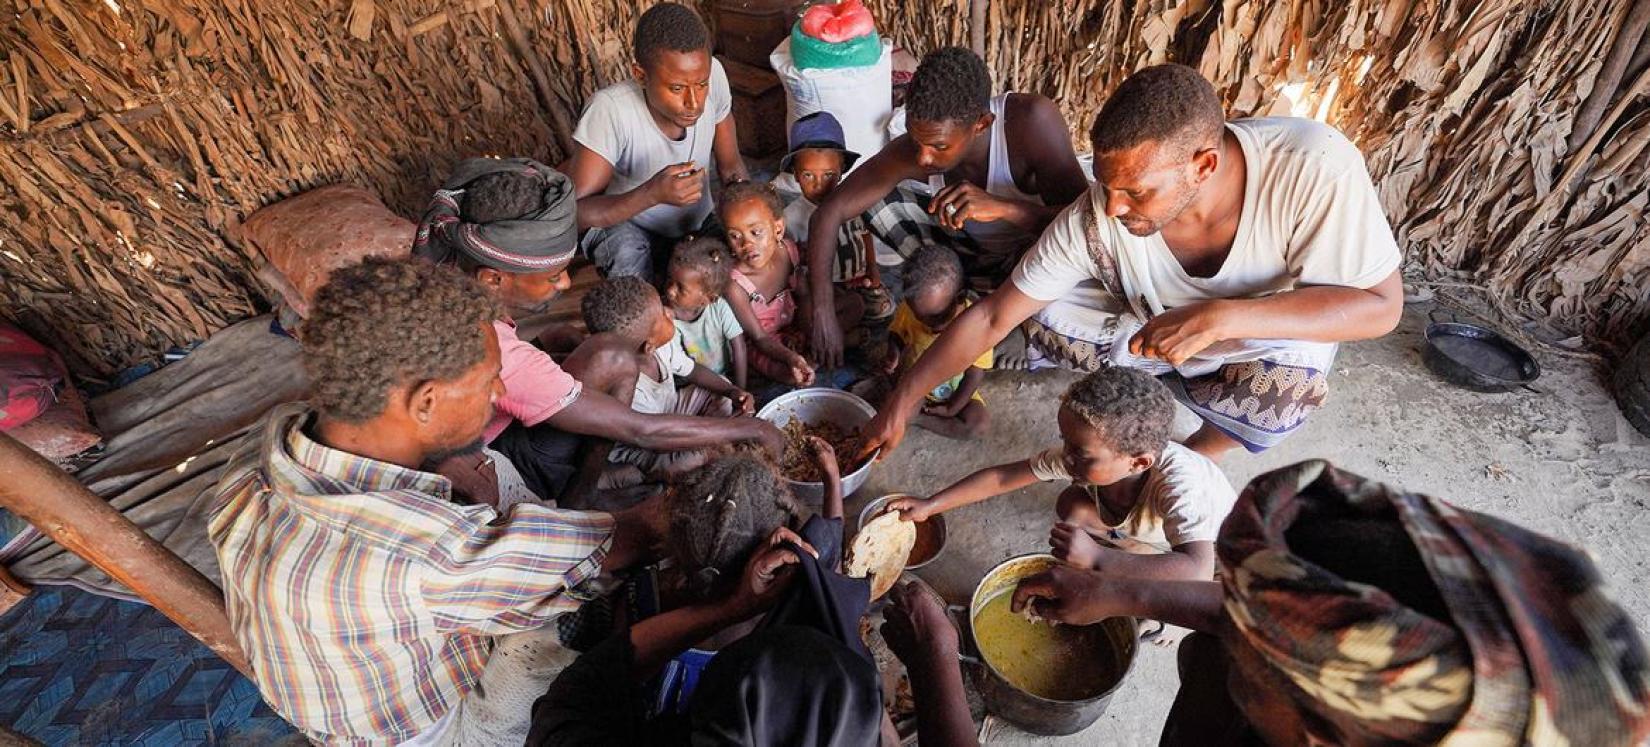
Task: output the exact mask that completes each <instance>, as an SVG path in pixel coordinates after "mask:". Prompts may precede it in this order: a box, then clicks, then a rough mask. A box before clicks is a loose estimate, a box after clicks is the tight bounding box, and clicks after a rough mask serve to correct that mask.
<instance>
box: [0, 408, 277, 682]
mask: <svg viewBox="0 0 1650 747" xmlns="http://www.w3.org/2000/svg"><path fill="white" fill-rule="evenodd" d="M0 474H4V475H5V476H6V479H4V480H0V507H4V508H6V509H9V510H10V511H11V512H12V513H15V514H17V515H18V516H21V517H23V519H24V520H26V521H28V522H29V523H30V524H33V525H34V526H35V527H37V528H39V529H40V531H42V532H44V533H45V534H46V536H48V537H51V538H52V540H53V541H55V542H57V543H58V544H60V545H62V546H63V547H64V548H67V549H68V550H69V551H70V552H72V553H74V554H76V555H79V556H80V557H82V558H85V559H86V561H87V562H89V563H91V564H92V565H94V566H97V568H98V570H101V571H103V572H104V573H107V574H109V576H110V577H112V578H114V579H115V580H116V581H119V582H120V583H122V584H125V585H126V587H127V588H129V589H131V590H132V591H134V592H136V593H137V595H138V596H140V597H143V599H144V601H146V602H148V603H149V604H150V605H152V606H153V607H154V608H155V609H157V610H160V611H161V613H162V614H164V615H166V616H167V617H169V618H171V619H172V622H175V623H177V624H178V626H179V627H181V628H183V629H184V630H186V631H188V632H189V634H190V635H193V636H194V637H196V638H198V639H200V642H201V643H204V644H206V647H207V648H209V649H212V653H215V654H217V655H218V657H219V658H222V659H223V660H224V661H227V662H229V663H230V665H232V666H234V667H235V668H236V669H239V670H240V671H241V673H242V674H244V675H246V676H247V677H251V676H252V667H251V665H249V664H248V663H247V661H246V654H244V653H243V652H242V651H241V646H240V644H239V643H237V642H236V640H235V635H234V632H233V631H232V630H230V628H229V616H228V615H227V614H226V613H225V612H224V606H223V592H222V591H221V590H219V589H218V587H217V586H216V585H215V584H213V583H212V582H211V581H209V580H207V578H206V577H205V576H202V575H201V574H200V571H197V570H195V569H194V568H191V567H190V566H189V565H188V564H187V563H184V562H183V559H181V558H179V557H178V556H176V555H174V554H172V551H170V550H168V549H166V547H165V546H163V545H161V544H160V543H159V542H156V541H155V540H154V539H153V538H152V537H150V536H149V535H147V534H145V533H144V532H143V530H142V529H140V528H138V526H137V525H136V524H133V523H132V522H131V520H129V519H127V518H126V517H125V516H122V515H121V514H120V512H119V511H116V510H115V509H114V508H113V507H111V506H110V505H109V504H108V502H106V501H104V500H103V499H102V498H99V497H98V496H96V495H94V494H93V493H92V492H91V491H89V490H87V489H86V488H85V486H83V485H81V484H80V483H79V482H77V481H76V480H75V479H74V478H73V477H71V476H69V475H68V474H66V473H64V472H63V470H60V469H58V468H57V465H54V464H52V463H51V462H49V461H47V460H46V459H45V457H42V456H40V455H39V454H36V453H34V452H33V451H31V450H29V448H28V447H26V446H24V445H22V444H20V443H18V442H17V439H14V438H12V437H11V436H8V435H6V434H4V433H0Z"/></svg>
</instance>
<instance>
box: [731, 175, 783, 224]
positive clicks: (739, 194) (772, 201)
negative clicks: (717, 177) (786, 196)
mask: <svg viewBox="0 0 1650 747" xmlns="http://www.w3.org/2000/svg"><path fill="white" fill-rule="evenodd" d="M747 200H761V201H762V204H763V205H765V206H767V208H768V212H770V213H773V217H775V218H778V217H781V216H783V215H784V214H785V201H784V200H782V199H780V197H779V191H778V190H776V189H774V188H773V185H772V184H768V183H766V182H734V183H732V184H729V185H728V186H727V187H726V188H724V189H723V190H722V194H720V195H718V196H717V198H716V205H717V210H719V211H721V214H722V215H724V216H726V215H727V211H728V210H729V209H730V208H732V207H733V206H734V205H738V204H740V203H742V202H745V201H747Z"/></svg>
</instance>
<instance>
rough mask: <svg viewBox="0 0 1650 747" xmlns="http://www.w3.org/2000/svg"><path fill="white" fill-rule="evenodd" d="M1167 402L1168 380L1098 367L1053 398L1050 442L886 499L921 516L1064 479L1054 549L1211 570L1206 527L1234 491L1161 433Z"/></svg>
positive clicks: (1135, 566) (1160, 569) (1075, 561)
mask: <svg viewBox="0 0 1650 747" xmlns="http://www.w3.org/2000/svg"><path fill="white" fill-rule="evenodd" d="M1174 408H1175V405H1174V398H1173V396H1171V395H1170V394H1169V390H1168V388H1167V387H1165V386H1163V384H1162V383H1160V382H1158V381H1157V380H1156V379H1154V378H1152V377H1151V376H1150V375H1148V374H1145V373H1142V372H1140V371H1136V370H1133V369H1128V368H1119V367H1107V368H1102V369H1100V370H1098V371H1095V372H1094V373H1091V374H1089V375H1088V376H1085V377H1083V378H1082V379H1080V380H1078V381H1077V383H1075V384H1072V385H1071V388H1070V389H1067V390H1066V394H1065V396H1064V397H1062V398H1061V400H1060V411H1059V425H1060V440H1061V444H1060V445H1059V446H1055V447H1053V448H1050V449H1048V450H1046V451H1043V452H1042V453H1040V454H1037V455H1036V456H1033V457H1031V458H1030V459H1026V460H1022V461H1018V462H1011V463H1008V464H1000V465H997V466H995V467H988V468H986V469H983V470H980V471H978V472H975V473H974V474H972V475H969V476H968V477H965V478H963V479H962V480H960V481H958V482H957V483H956V484H954V485H952V486H951V487H948V488H946V489H944V490H941V491H940V492H938V493H935V494H934V495H933V497H931V498H927V499H922V498H904V499H901V500H897V501H894V502H893V503H892V504H890V507H891V508H892V509H894V510H898V511H900V513H901V514H902V517H903V518H906V519H909V520H911V521H926V520H927V519H928V517H930V516H933V515H935V514H938V513H941V512H944V511H949V510H951V509H954V508H957V507H959V506H966V505H969V504H971V503H976V502H979V501H982V500H985V499H986V498H990V497H992V496H996V495H1002V494H1003V493H1007V492H1010V491H1013V490H1018V489H1020V488H1023V487H1026V486H1028V485H1031V484H1034V483H1037V482H1051V481H1055V480H1069V481H1071V483H1072V484H1071V487H1068V488H1066V490H1065V491H1064V492H1062V493H1061V494H1060V499H1059V502H1058V503H1057V504H1056V505H1055V512H1056V513H1057V514H1058V515H1059V517H1060V521H1059V523H1057V524H1055V526H1054V529H1053V530H1052V531H1051V532H1050V535H1049V544H1050V545H1051V546H1053V548H1054V554H1055V555H1056V556H1058V557H1060V558H1062V559H1063V560H1065V561H1066V562H1068V563H1071V564H1072V565H1076V566H1080V567H1085V568H1093V569H1096V570H1104V571H1107V572H1115V573H1118V574H1121V575H1127V576H1130V577H1134V578H1152V579H1178V580H1206V579H1209V578H1212V577H1213V576H1214V571H1215V551H1214V540H1215V536H1216V535H1217V534H1218V533H1219V532H1220V525H1221V522H1223V521H1225V519H1226V514H1228V513H1230V512H1231V510H1232V504H1234V503H1236V502H1237V493H1236V491H1234V490H1233V489H1232V485H1231V483H1230V482H1228V481H1227V480H1226V476H1225V475H1223V474H1222V473H1221V471H1220V468H1219V467H1218V466H1216V465H1215V463H1214V462H1212V461H1210V460H1209V458H1208V457H1205V456H1203V455H1201V454H1198V453H1197V452H1195V451H1192V450H1190V449H1188V448H1186V447H1184V446H1181V445H1180V444H1177V443H1174V442H1171V441H1169V429H1170V427H1171V426H1172V425H1173V424H1174V412H1175V409H1174ZM1108 545H1109V546H1108Z"/></svg>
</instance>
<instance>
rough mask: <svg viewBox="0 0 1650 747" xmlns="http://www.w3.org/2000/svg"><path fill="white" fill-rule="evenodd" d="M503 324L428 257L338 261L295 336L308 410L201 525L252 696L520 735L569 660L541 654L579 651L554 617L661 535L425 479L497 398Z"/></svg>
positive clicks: (297, 408)
mask: <svg viewBox="0 0 1650 747" xmlns="http://www.w3.org/2000/svg"><path fill="white" fill-rule="evenodd" d="M496 318H498V309H497V307H496V304H495V302H494V301H493V300H492V299H491V297H490V296H489V295H488V294H487V292H486V291H485V290H484V289H483V288H482V287H481V286H480V285H478V284H477V283H475V282H474V281H473V280H471V279H469V278H466V277H464V276H462V275H460V274H459V273H456V272H453V271H451V270H450V269H445V268H439V267H436V266H434V265H431V264H429V263H427V262H423V261H419V260H414V259H407V260H368V261H367V262H365V263H363V264H361V265H358V266H355V267H351V268H347V269H343V270H340V271H338V272H335V273H334V274H333V277H332V279H331V281H330V282H329V283H328V285H327V286H326V287H325V288H323V289H322V290H321V292H320V293H319V294H318V296H317V298H316V300H315V304H314V307H313V313H312V315H311V316H310V318H309V319H308V320H307V321H306V322H305V325H304V330H303V345H304V359H305V366H306V368H307V369H308V371H309V374H310V378H311V380H312V395H311V400H310V402H309V403H307V404H295V405H290V406H286V407H283V408H281V409H278V410H276V411H274V412H273V413H271V415H270V417H269V419H268V421H267V424H266V425H265V431H264V438H263V439H262V440H261V442H259V443H257V445H256V448H250V449H248V450H247V451H246V452H244V453H242V454H240V455H238V456H237V458H236V459H235V461H234V463H232V464H231V465H230V467H229V469H228V470H227V471H226V473H225V481H224V487H223V489H222V490H221V492H220V495H219V502H218V505H217V506H216V507H215V509H214V511H213V514H212V516H211V521H210V524H209V528H208V529H209V534H210V537H211V539H212V543H213V545H214V546H215V547H216V549H217V554H218V561H219V563H220V565H221V566H222V569H223V586H224V594H225V597H226V601H227V605H228V612H229V618H230V622H231V624H232V625H233V626H234V629H235V634H236V637H237V638H238V639H239V641H240V644H241V646H242V647H243V648H244V649H245V650H246V653H247V656H248V657H249V658H250V660H251V662H252V666H253V669H254V671H255V674H256V679H257V683H258V689H259V691H260V692H261V693H262V694H263V696H264V698H265V699H267V700H268V701H269V702H270V704H271V705H272V706H273V707H274V708H275V710H276V711H278V712H279V713H280V714H281V715H282V716H283V717H285V718H286V719H287V720H288V721H291V722H292V723H293V724H294V725H295V726H297V727H298V728H300V729H301V730H303V732H304V733H305V734H306V735H307V736H309V737H310V738H312V739H315V740H317V741H320V742H325V743H336V744H405V743H410V744H458V743H478V742H491V741H499V739H500V735H507V734H511V733H521V734H524V733H525V728H526V721H527V717H528V712H529V708H530V706H531V703H532V700H533V698H535V697H537V696H538V695H539V694H540V693H542V692H543V691H544V687H545V686H546V684H547V683H548V681H549V678H552V677H554V674H555V672H556V671H559V668H560V666H561V665H565V662H562V663H561V664H560V665H555V663H552V664H551V665H550V666H549V667H548V668H547V667H546V663H545V661H544V660H545V659H546V658H554V656H556V655H562V656H565V657H566V659H567V660H569V661H570V660H571V658H572V657H571V654H568V653H566V652H563V651H561V650H560V648H559V645H558V644H556V643H554V638H553V628H554V626H550V625H547V624H548V623H550V622H551V621H552V620H553V619H554V618H555V617H556V616H557V615H559V614H560V613H562V612H566V611H569V610H571V609H573V608H575V607H576V606H577V605H578V603H579V599H580V596H579V594H578V592H577V589H578V587H580V585H581V584H583V583H584V582H585V581H587V580H589V579H591V578H593V577H595V576H597V575H599V574H600V573H601V571H602V569H603V568H604V566H605V567H608V568H616V567H622V566H624V565H628V564H630V563H633V562H635V561H636V560H638V559H639V558H640V557H642V556H643V555H644V554H645V552H646V547H647V546H648V545H649V544H650V543H652V542H653V541H654V537H655V535H656V533H657V532H656V530H655V529H652V528H650V527H648V526H647V522H645V521H643V520H642V518H641V517H640V516H639V515H637V514H631V513H619V514H615V515H609V514H604V513H584V512H575V511H558V510H554V509H549V508H545V507H544V506H542V505H538V504H533V503H524V504H520V505H517V506H515V507H513V508H512V509H511V510H510V512H509V513H508V514H505V515H502V516H501V515H500V514H499V513H498V512H497V511H495V510H494V509H492V508H491V507H489V506H485V505H459V504H457V503H454V502H452V500H451V483H450V482H449V480H448V479H447V478H445V477H442V476H440V475H437V474H434V473H432V472H428V471H425V468H426V465H430V464H434V463H436V462H439V461H441V460H442V459H444V458H446V457H450V456H452V455H455V454H461V453H465V452H469V451H471V450H474V449H478V448H479V447H480V439H481V435H482V431H483V429H484V427H485V426H486V424H487V422H488V419H489V417H490V416H491V414H492V407H491V403H492V401H493V399H495V398H497V397H498V396H499V395H500V394H501V393H502V392H503V384H502V382H501V381H500V378H499V342H498V339H497V336H496V333H495V332H494V328H493V324H492V322H493V320H494V319H496ZM512 633H518V634H520V635H517V636H507V637H504V638H501V639H499V640H498V641H497V642H495V640H494V638H493V637H494V636H505V635H506V634H512ZM513 640H514V641H523V640H525V642H523V643H517V644H515V645H514V647H512V643H511V642H512V641H513ZM495 647H496V648H495ZM499 650H504V651H509V652H510V653H509V655H508V656H501V655H499V654H498V653H497V651H499ZM517 700H519V701H520V702H519V703H518V702H516V701H517ZM501 717H503V718H501ZM513 721H519V723H513ZM515 742H516V743H518V744H519V743H520V738H519V736H518V737H516V738H515Z"/></svg>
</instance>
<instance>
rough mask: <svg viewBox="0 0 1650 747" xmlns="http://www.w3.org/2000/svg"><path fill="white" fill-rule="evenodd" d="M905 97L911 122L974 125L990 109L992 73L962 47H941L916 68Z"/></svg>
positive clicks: (976, 57)
mask: <svg viewBox="0 0 1650 747" xmlns="http://www.w3.org/2000/svg"><path fill="white" fill-rule="evenodd" d="M907 90H908V91H909V92H908V93H907V94H906V95H905V117H906V119H907V120H910V121H922V122H963V123H973V122H974V121H975V120H977V119H979V118H980V117H983V116H985V113H986V112H987V111H989V110H990V109H991V72H990V71H989V70H986V68H985V61H984V60H981V59H980V57H979V55H976V54H974V53H973V52H971V51H969V50H968V49H967V48H965V47H942V48H940V49H936V50H934V51H933V52H930V53H929V54H928V56H927V57H924V58H922V63H921V64H918V65H917V72H916V73H915V74H913V75H912V76H911V85H910V87H909V89H907Z"/></svg>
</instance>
